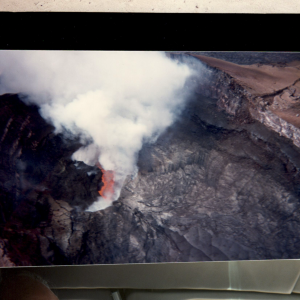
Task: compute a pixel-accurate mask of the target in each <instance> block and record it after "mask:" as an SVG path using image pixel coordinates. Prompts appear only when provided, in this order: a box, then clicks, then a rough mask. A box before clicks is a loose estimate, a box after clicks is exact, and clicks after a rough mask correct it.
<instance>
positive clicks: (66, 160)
mask: <svg viewBox="0 0 300 300" xmlns="http://www.w3.org/2000/svg"><path fill="white" fill-rule="evenodd" d="M167 56H169V57H170V58H172V59H174V60H177V61H179V62H185V63H188V64H189V65H190V66H191V67H192V68H194V69H195V70H196V71H197V68H198V66H199V64H200V65H201V66H203V65H205V68H206V70H207V74H206V75H205V76H206V78H205V79H204V80H203V78H202V79H201V80H200V78H199V77H197V76H196V75H195V76H194V77H193V78H191V79H190V80H189V82H187V83H186V86H187V87H189V88H190V93H189V98H188V99H187V103H186V106H185V108H184V109H183V111H182V112H181V114H180V116H179V117H178V119H177V120H176V122H175V123H174V124H173V125H172V126H170V127H168V128H167V129H166V130H165V132H164V133H163V134H162V135H160V136H159V138H158V139H157V140H156V142H154V143H145V144H144V145H143V147H142V149H141V151H140V152H139V154H138V162H137V165H138V170H139V171H138V174H137V175H136V176H135V177H134V176H128V177H127V179H126V181H125V183H124V185H123V187H122V190H121V194H120V197H119V198H118V200H117V201H114V202H113V203H112V206H109V207H107V208H106V209H103V210H99V211H95V212H89V211H86V209H87V208H88V207H89V206H90V205H91V204H93V203H94V202H95V201H97V199H98V197H99V193H100V195H101V196H103V197H104V196H105V195H104V194H103V192H104V189H105V188H108V190H113V173H112V172H111V171H110V170H103V168H102V167H101V166H100V165H99V166H97V165H96V166H88V165H86V164H84V163H83V162H79V161H76V162H74V161H73V160H72V154H73V153H74V152H75V151H76V150H78V149H79V148H80V147H81V146H82V144H81V142H80V139H79V138H78V137H76V136H73V135H71V134H69V133H61V134H57V133H55V128H54V127H53V126H52V125H50V124H48V123H47V122H46V121H45V120H44V119H43V118H42V117H41V116H40V114H39V108H38V107H37V106H35V105H28V104H25V102H24V101H22V99H23V98H22V97H23V96H22V95H19V94H4V95H1V96H0V152H1V155H0V158H1V160H0V178H1V180H0V265H1V266H25V265H66V264H116V263H153V262H193V261H221V260H222V261H223V260H249V259H251V260H261V259H287V258H300V252H299V249H300V210H299V209H300V203H299V199H300V129H299V126H300V117H299V115H300V85H299V82H300V55H299V54H293V53H277V54H276V53H269V54H268V53H234V52H233V53H222V52H220V53H214V52H209V53H207V52H203V53H197V52H189V53H187V52H185V53H180V52H178V53H177V52H168V53H167ZM108 192H109V191H108Z"/></svg>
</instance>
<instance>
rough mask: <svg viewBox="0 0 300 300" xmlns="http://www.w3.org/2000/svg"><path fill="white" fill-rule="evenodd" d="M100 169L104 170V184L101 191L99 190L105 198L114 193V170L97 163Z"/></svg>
mask: <svg viewBox="0 0 300 300" xmlns="http://www.w3.org/2000/svg"><path fill="white" fill-rule="evenodd" d="M96 165H97V167H98V168H99V169H101V171H102V178H101V180H102V182H103V186H102V188H101V190H100V191H98V193H99V195H100V196H101V197H103V198H104V199H108V198H110V197H111V196H112V195H113V193H114V183H115V181H114V178H115V176H114V175H115V174H114V171H111V170H104V169H103V168H102V167H101V165H100V164H99V163H97V164H96Z"/></svg>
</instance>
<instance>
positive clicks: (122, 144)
mask: <svg viewBox="0 0 300 300" xmlns="http://www.w3.org/2000/svg"><path fill="white" fill-rule="evenodd" d="M0 73H2V74H1V82H0V93H1V94H3V93H20V92H21V93H23V94H24V95H27V96H29V99H30V102H33V103H36V104H38V105H39V106H40V107H41V110H40V113H41V115H42V116H43V117H44V118H45V119H47V120H48V121H51V122H52V123H53V125H54V126H55V127H56V131H57V132H62V131H63V128H66V129H68V130H69V131H71V132H72V133H74V134H81V136H82V137H84V139H83V140H91V141H92V143H90V144H87V145H86V146H84V147H82V148H80V149H79V150H78V151H77V152H76V153H74V155H73V159H74V160H77V161H83V162H85V163H86V164H89V165H95V164H96V163H97V162H99V163H100V164H101V166H102V167H103V168H104V169H105V170H113V171H114V174H115V187H114V194H113V195H111V197H110V199H109V201H106V202H105V201H104V199H102V198H100V199H99V201H97V202H95V203H94V204H93V206H92V207H90V208H89V210H90V211H91V210H92V211H93V210H98V209H102V208H105V207H106V206H108V205H110V204H111V201H114V200H116V199H117V198H118V197H119V194H120V190H121V187H122V184H123V182H124V180H125V177H126V176H127V175H129V174H134V173H136V172H137V166H136V156H137V153H138V151H139V150H140V149H141V147H142V144H143V142H144V141H147V142H149V141H154V140H155V138H156V137H157V136H158V135H159V134H160V133H161V132H162V131H163V130H165V129H166V128H167V127H168V126H169V125H171V124H172V122H173V121H174V120H175V118H176V115H177V114H178V112H179V111H180V109H181V108H182V107H183V105H184V102H185V96H184V93H183V87H184V84H185V82H186V79H187V78H188V77H189V76H190V75H191V74H192V71H191V70H190V69H189V67H188V66H187V65H185V64H179V63H176V62H175V61H172V60H170V59H169V58H167V57H166V56H165V54H164V53H160V52H75V51H74V52H72V51H71V52H69V51H1V52H0Z"/></svg>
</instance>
